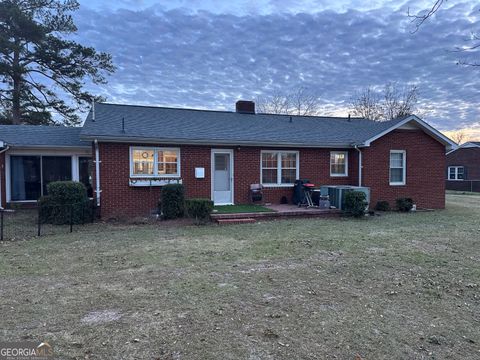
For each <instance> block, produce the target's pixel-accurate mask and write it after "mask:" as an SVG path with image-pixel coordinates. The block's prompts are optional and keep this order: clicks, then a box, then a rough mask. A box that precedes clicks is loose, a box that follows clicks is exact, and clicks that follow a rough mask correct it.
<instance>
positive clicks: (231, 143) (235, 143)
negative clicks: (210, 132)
mask: <svg viewBox="0 0 480 360" xmlns="http://www.w3.org/2000/svg"><path fill="white" fill-rule="evenodd" d="M81 139H82V140H84V141H85V140H88V141H93V140H95V139H96V140H98V141H101V142H115V143H119V142H121V143H125V142H129V143H132V142H135V143H145V144H173V145H215V146H238V145H243V146H264V147H265V146H268V147H292V148H293V147H297V148H299V147H303V148H342V149H343V148H345V149H349V148H352V145H351V144H325V145H313V144H302V143H286V142H255V141H244V140H243V141H235V140H232V141H219V140H209V141H207V140H185V139H160V138H159V139H156V138H142V137H111V136H93V135H84V136H81Z"/></svg>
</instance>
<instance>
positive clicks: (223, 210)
mask: <svg viewBox="0 0 480 360" xmlns="http://www.w3.org/2000/svg"><path fill="white" fill-rule="evenodd" d="M213 209H214V210H216V213H217V214H235V213H254V212H272V211H273V210H272V209H269V208H267V207H265V206H262V205H252V204H250V205H248V204H247V205H221V206H215V207H214V208H213Z"/></svg>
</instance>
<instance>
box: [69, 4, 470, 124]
mask: <svg viewBox="0 0 480 360" xmlns="http://www.w3.org/2000/svg"><path fill="white" fill-rule="evenodd" d="M126 1H127V0H124V1H123V3H125V2H126ZM128 2H129V3H130V6H128V7H129V8H116V9H91V8H87V7H82V8H81V10H80V11H79V12H78V13H77V14H76V23H77V25H78V28H79V31H78V40H80V41H81V42H82V43H84V44H88V45H92V46H94V47H96V48H97V49H98V50H102V51H107V52H109V53H111V54H112V55H113V59H114V62H115V64H116V65H117V67H118V70H117V72H116V73H115V74H114V75H113V76H111V77H110V79H109V83H108V84H107V85H105V86H101V87H91V89H92V90H94V91H96V92H97V93H101V94H103V95H105V96H106V97H107V98H108V100H109V101H111V102H121V103H136V104H152V105H168V106H188V107H198V108H209V109H228V110H231V109H232V108H233V105H234V103H235V101H236V100H238V99H240V98H243V99H254V98H255V97H256V96H257V95H259V94H267V95H268V94H270V93H272V92H273V91H275V90H282V91H291V90H292V89H295V88H297V87H299V86H303V87H306V88H307V89H309V90H310V91H311V92H314V93H316V94H318V95H319V97H320V98H321V99H322V102H323V103H324V104H325V111H326V113H329V114H331V113H335V114H339V113H343V114H344V115H346V113H347V111H348V101H349V99H350V98H351V97H352V96H354V94H355V92H357V91H359V90H361V89H362V88H363V87H365V86H367V85H372V86H383V85H384V84H385V83H387V82H389V81H397V82H399V83H405V84H406V83H412V84H413V83H414V84H417V85H418V86H419V88H420V92H421V100H422V103H423V107H424V108H426V109H428V110H429V112H428V115H427V117H426V120H427V121H429V122H431V123H432V124H434V125H436V126H438V127H439V128H440V129H445V130H446V129H457V128H462V127H466V126H468V125H469V124H471V123H474V122H478V121H479V119H480V109H479V107H478V93H479V90H480V85H479V82H478V80H477V79H478V75H479V74H478V70H474V69H472V68H465V67H462V66H457V65H455V63H456V60H458V58H459V57H460V56H463V54H459V53H455V52H451V51H449V50H451V49H454V48H455V47H456V46H459V45H461V44H465V39H467V38H468V36H469V34H470V31H471V30H472V29H474V27H475V26H476V25H478V24H479V20H478V17H477V15H478V14H477V13H478V8H477V9H475V8H473V6H472V4H471V3H460V4H457V5H455V6H451V7H450V8H449V9H447V10H445V12H448V16H440V14H439V15H438V16H437V17H436V18H435V19H434V21H431V22H429V23H428V24H425V26H424V27H422V28H421V29H420V31H418V32H417V33H415V34H411V30H412V29H413V27H412V24H411V23H410V20H409V19H408V18H407V16H406V8H407V6H408V4H407V3H405V4H402V5H401V6H396V7H394V6H393V5H389V4H387V5H385V6H386V7H380V6H381V4H380V3H376V5H375V6H372V8H371V9H367V10H362V11H360V10H352V9H351V8H349V7H348V6H345V7H344V8H345V10H344V11H331V10H322V11H316V12H312V13H304V12H295V11H293V10H292V11H290V10H289V11H287V12H280V11H278V12H275V11H274V10H272V9H273V7H274V5H272V4H273V3H275V4H279V2H273V1H270V2H269V3H270V5H269V6H270V8H268V9H270V10H269V11H268V14H262V12H261V11H260V10H258V9H256V10H255V9H253V8H252V9H253V10H252V11H251V13H250V14H248V15H243V14H242V15H236V14H234V13H233V14H232V13H213V12H211V11H205V10H202V9H199V10H198V9H195V11H194V12H192V11H191V9H190V10H186V9H185V8H184V6H183V5H182V4H184V3H183V2H181V1H177V2H178V3H180V5H179V6H180V7H179V8H172V9H170V10H168V9H165V8H161V7H159V6H148V5H150V3H148V2H147V3H148V4H146V5H145V4H143V3H142V4H141V5H139V6H136V5H135V3H138V2H135V1H128ZM209 3H210V4H215V3H216V2H215V1H213V0H212V1H210V2H209ZM250 3H251V4H253V2H250ZM289 3H290V4H297V5H298V4H300V5H302V4H304V3H305V2H302V1H299V2H296V3H295V2H293V3H292V2H289ZM312 3H315V4H319V5H318V7H321V4H322V3H325V1H323V2H322V1H313V2H312ZM285 4H286V3H285ZM300 5H298V6H300ZM473 5H475V4H473ZM252 6H253V5H252ZM275 6H279V5H275ZM280 6H281V5H280ZM300 7H301V6H300ZM475 10H476V12H475ZM466 14H467V15H468V16H467V15H466ZM89 86H91V85H89Z"/></svg>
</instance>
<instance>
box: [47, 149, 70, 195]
mask: <svg viewBox="0 0 480 360" xmlns="http://www.w3.org/2000/svg"><path fill="white" fill-rule="evenodd" d="M42 178H43V195H47V185H48V184H49V183H51V182H53V181H68V180H72V157H71V156H42Z"/></svg>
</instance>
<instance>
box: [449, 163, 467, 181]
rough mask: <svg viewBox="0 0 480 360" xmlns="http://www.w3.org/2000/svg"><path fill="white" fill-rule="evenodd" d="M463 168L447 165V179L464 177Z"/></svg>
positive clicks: (461, 178)
mask: <svg viewBox="0 0 480 360" xmlns="http://www.w3.org/2000/svg"><path fill="white" fill-rule="evenodd" d="M464 174H465V169H464V167H463V166H449V167H448V180H463V179H464V178H465V176H464Z"/></svg>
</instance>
